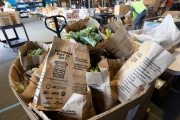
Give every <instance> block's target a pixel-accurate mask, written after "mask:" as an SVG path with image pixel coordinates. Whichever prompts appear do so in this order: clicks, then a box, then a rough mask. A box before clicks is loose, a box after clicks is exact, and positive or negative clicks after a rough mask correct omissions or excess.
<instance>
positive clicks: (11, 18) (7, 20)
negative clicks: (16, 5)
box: [0, 11, 20, 26]
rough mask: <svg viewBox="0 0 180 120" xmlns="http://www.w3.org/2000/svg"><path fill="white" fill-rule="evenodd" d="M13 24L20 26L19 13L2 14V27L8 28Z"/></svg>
mask: <svg viewBox="0 0 180 120" xmlns="http://www.w3.org/2000/svg"><path fill="white" fill-rule="evenodd" d="M13 24H20V16H19V12H17V11H9V12H0V26H7V25H13Z"/></svg>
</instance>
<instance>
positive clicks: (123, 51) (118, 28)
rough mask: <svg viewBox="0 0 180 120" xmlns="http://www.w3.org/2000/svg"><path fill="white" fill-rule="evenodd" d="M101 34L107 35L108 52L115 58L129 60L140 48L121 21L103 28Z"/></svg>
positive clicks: (106, 46)
mask: <svg viewBox="0 0 180 120" xmlns="http://www.w3.org/2000/svg"><path fill="white" fill-rule="evenodd" d="M101 32H102V33H103V34H105V35H106V43H105V49H106V51H107V52H108V53H109V54H110V55H112V56H114V57H115V58H127V59H128V58H129V57H130V56H131V55H132V54H133V53H134V52H135V51H136V50H137V48H138V46H137V45H136V43H134V41H133V40H132V38H131V37H130V35H129V34H128V32H127V30H126V29H125V27H124V26H123V24H122V23H121V21H119V20H118V21H112V22H110V23H109V24H107V25H105V26H103V28H102V30H101Z"/></svg>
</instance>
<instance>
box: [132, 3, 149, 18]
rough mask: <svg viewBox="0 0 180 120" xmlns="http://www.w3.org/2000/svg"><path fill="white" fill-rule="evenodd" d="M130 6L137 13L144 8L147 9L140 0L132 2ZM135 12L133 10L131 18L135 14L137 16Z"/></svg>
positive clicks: (134, 16)
mask: <svg viewBox="0 0 180 120" xmlns="http://www.w3.org/2000/svg"><path fill="white" fill-rule="evenodd" d="M132 7H133V8H134V10H135V11H136V12H137V13H138V14H140V13H141V12H142V11H144V10H147V9H146V6H145V5H144V3H143V2H141V1H139V2H135V3H133V4H132ZM136 12H134V11H133V18H136V16H137V14H136Z"/></svg>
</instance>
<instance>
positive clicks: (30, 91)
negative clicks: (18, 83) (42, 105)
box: [21, 58, 46, 103]
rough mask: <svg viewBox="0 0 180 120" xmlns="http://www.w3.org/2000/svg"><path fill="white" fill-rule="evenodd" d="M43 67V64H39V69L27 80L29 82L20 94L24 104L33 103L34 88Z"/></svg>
mask: <svg viewBox="0 0 180 120" xmlns="http://www.w3.org/2000/svg"><path fill="white" fill-rule="evenodd" d="M45 59H46V58H45ZM43 67H44V62H43V63H42V64H40V66H39V68H38V69H36V70H35V71H34V72H33V74H32V76H31V78H30V79H29V80H30V82H29V85H28V86H27V88H26V89H25V90H24V92H23V93H22V94H21V97H22V98H23V100H24V101H25V102H26V103H30V102H32V101H33V98H34V94H35V92H36V88H37V86H38V83H39V80H40V77H41V73H42V70H43Z"/></svg>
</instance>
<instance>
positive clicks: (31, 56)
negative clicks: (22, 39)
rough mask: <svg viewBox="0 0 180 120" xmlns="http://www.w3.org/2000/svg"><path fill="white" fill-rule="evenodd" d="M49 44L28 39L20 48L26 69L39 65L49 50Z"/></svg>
mask: <svg viewBox="0 0 180 120" xmlns="http://www.w3.org/2000/svg"><path fill="white" fill-rule="evenodd" d="M48 49H49V46H48V45H47V44H44V43H43V42H36V41H34V42H33V41H28V42H26V43H25V44H24V45H23V46H21V47H20V48H19V50H18V52H19V58H20V62H21V65H22V67H23V70H24V71H27V70H31V69H32V68H35V67H39V65H40V64H41V63H42V61H43V59H44V57H45V56H46V54H47V52H48Z"/></svg>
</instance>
